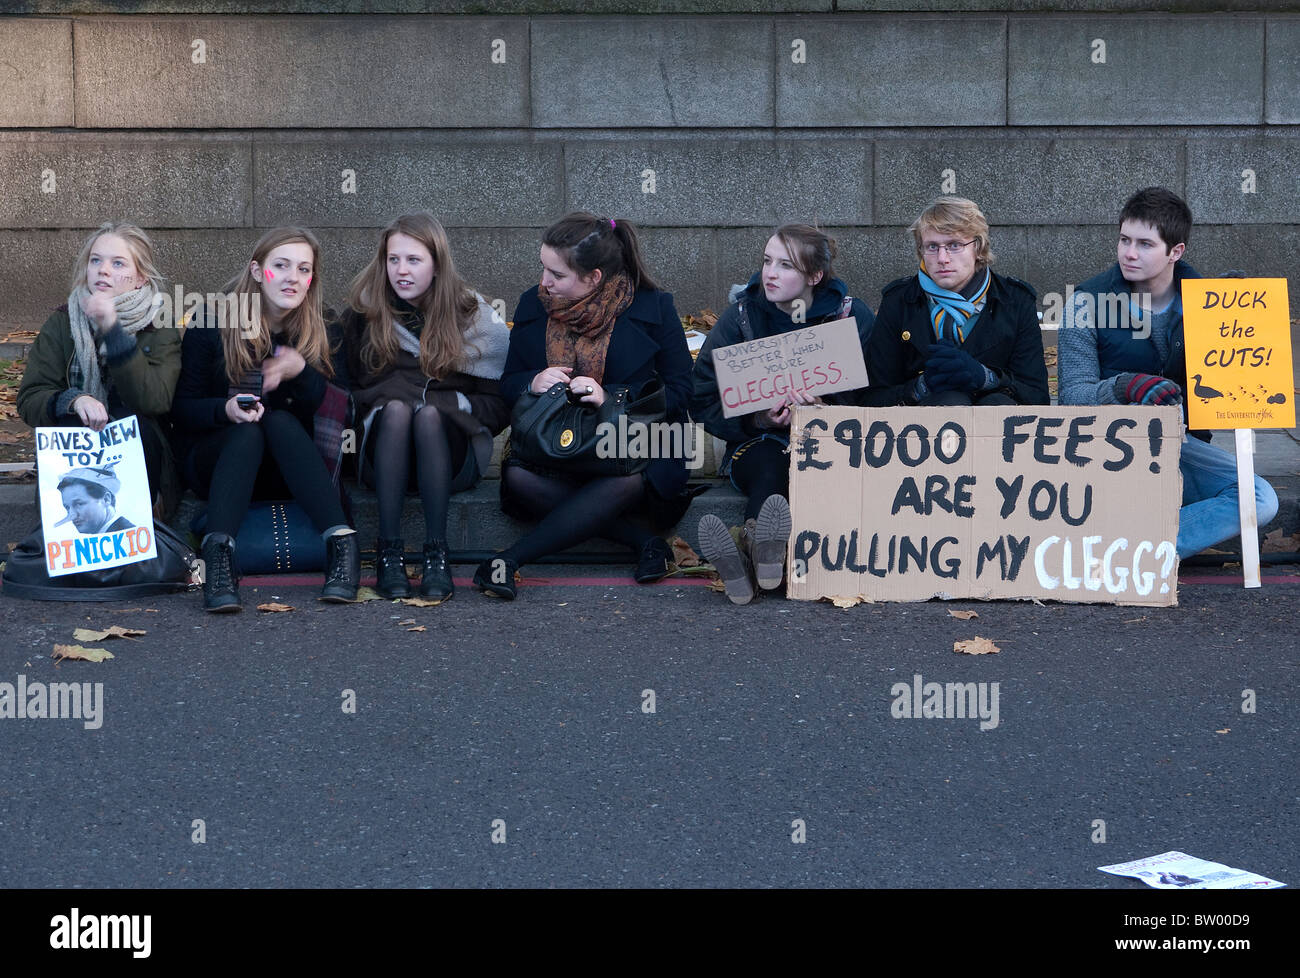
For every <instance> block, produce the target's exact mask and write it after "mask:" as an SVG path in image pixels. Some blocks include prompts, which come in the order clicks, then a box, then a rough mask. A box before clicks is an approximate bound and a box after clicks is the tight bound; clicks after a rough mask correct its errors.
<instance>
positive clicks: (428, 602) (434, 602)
mask: <svg viewBox="0 0 1300 978" xmlns="http://www.w3.org/2000/svg"><path fill="white" fill-rule="evenodd" d="M398 600H399V601H401V602H402V604H409V605H410V606H411V607H412V608H436V607H438V605H440V604H442V599H441V598H399V599H398Z"/></svg>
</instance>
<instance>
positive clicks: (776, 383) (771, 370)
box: [713, 316, 867, 418]
mask: <svg viewBox="0 0 1300 978" xmlns="http://www.w3.org/2000/svg"><path fill="white" fill-rule="evenodd" d="M713 365H714V368H715V369H716V371H717V375H718V394H719V396H720V397H721V398H722V414H723V417H727V418H734V417H736V416H737V415H740V414H753V413H754V412H755V411H764V410H766V409H768V408H770V407H773V406H775V405H777V404H780V403H781V402H782V401H783V400H784V399H785V396H786V395H787V394H789V393H791V392H792V391H800V392H802V393H805V394H812V395H814V396H817V395H821V394H833V393H834V392H835V391H853V390H857V389H858V388H860V387H866V386H867V366H866V362H865V361H864V360H863V358H862V343H861V341H860V340H859V339H858V321H857V319H855V318H854V317H852V316H850V317H849V318H848V319H837V320H835V321H834V322H831V323H822V324H821V325H819V326H807V327H803V328H800V329H792V330H790V332H788V333H780V334H778V335H776V336H765V337H763V338H761V339H756V340H749V341H748V342H745V343H735V344H733V345H731V346H720V347H718V348H717V349H716V350H714V351H713Z"/></svg>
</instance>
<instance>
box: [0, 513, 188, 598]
mask: <svg viewBox="0 0 1300 978" xmlns="http://www.w3.org/2000/svg"><path fill="white" fill-rule="evenodd" d="M153 536H154V543H155V546H156V548H157V551H158V555H157V556H156V557H153V558H152V559H150V560H141V561H137V562H136V563H134V564H123V565H121V566H120V567H108V568H105V569H104V570H85V571H78V572H77V573H76V574H64V575H62V576H60V577H50V575H49V574H48V573H46V570H45V537H44V535H43V534H42V533H41V528H40V527H39V526H38V527H37V528H36V529H35V530H33V531H32V532H31V533H29V534H28V535H27V537H26V538H25V539H24V540H23V541H22V543H20V544H18V546H17V547H15V548H14V550H13V551H12V552H11V553H10V554H9V556H8V557H7V558H5V567H4V574H3V580H4V593H5V594H6V595H7V596H8V597H11V598H29V599H31V600H33V601H121V600H123V599H129V598H142V597H146V596H148V595H153V594H166V593H168V592H170V591H185V590H188V589H190V588H192V587H198V585H199V574H198V568H199V558H198V557H197V556H196V555H195V553H194V551H193V550H191V549H190V545H189V544H188V543H187V542H186V541H185V540H184V539H183V538H182V537H181V536H179V535H178V534H177V533H176V531H175V530H173V529H171V527H169V526H167V524H165V523H160V522H158V521H157V520H154V524H153Z"/></svg>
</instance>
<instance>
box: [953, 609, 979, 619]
mask: <svg viewBox="0 0 1300 978" xmlns="http://www.w3.org/2000/svg"><path fill="white" fill-rule="evenodd" d="M948 614H950V615H951V616H952V617H953V618H960V619H961V620H962V621H970V620H971V619H972V618H978V617H979V616H980V613H979V612H978V611H950V612H948Z"/></svg>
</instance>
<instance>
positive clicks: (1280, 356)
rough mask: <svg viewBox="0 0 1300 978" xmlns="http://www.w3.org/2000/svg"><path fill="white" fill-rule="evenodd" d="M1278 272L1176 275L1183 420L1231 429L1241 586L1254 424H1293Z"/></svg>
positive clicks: (1252, 527) (1248, 556) (1255, 557)
mask: <svg viewBox="0 0 1300 978" xmlns="http://www.w3.org/2000/svg"><path fill="white" fill-rule="evenodd" d="M1286 285H1287V283H1286V279H1284V278H1192V279H1183V335H1184V340H1185V343H1186V351H1187V425H1188V427H1189V428H1192V429H1194V430H1197V431H1202V430H1229V429H1231V430H1235V431H1236V447H1237V498H1238V504H1239V507H1240V510H1239V511H1240V515H1241V569H1242V574H1243V577H1244V586H1245V587H1248V588H1256V587H1259V586H1260V576H1259V527H1258V521H1257V519H1256V512H1255V459H1254V454H1255V431H1254V429H1256V428H1294V427H1295V396H1294V395H1295V379H1294V375H1293V372H1292V366H1291V320H1290V311H1291V306H1290V303H1289V302H1288V299H1287V287H1286Z"/></svg>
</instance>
